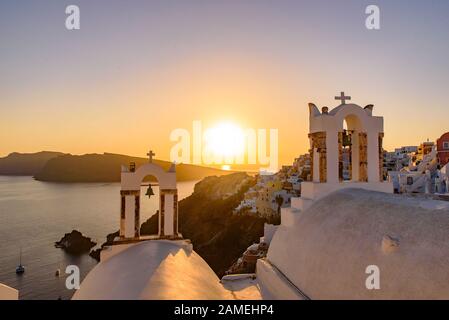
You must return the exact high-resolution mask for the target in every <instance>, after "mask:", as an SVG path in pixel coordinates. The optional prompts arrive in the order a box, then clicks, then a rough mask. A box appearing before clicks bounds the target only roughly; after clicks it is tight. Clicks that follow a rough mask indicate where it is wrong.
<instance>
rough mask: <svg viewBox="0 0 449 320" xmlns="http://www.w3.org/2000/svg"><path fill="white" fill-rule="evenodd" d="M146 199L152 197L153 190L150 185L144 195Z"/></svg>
mask: <svg viewBox="0 0 449 320" xmlns="http://www.w3.org/2000/svg"><path fill="white" fill-rule="evenodd" d="M145 195H146V196H148V198H151V196H154V192H153V188H151V184H150V185H149V186H148V189H147V193H145Z"/></svg>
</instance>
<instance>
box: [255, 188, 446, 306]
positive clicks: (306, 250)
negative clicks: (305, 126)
mask: <svg viewBox="0 0 449 320" xmlns="http://www.w3.org/2000/svg"><path fill="white" fill-rule="evenodd" d="M298 214H299V218H298V220H297V222H296V224H294V225H293V226H290V227H288V226H279V228H278V230H277V232H276V233H275V235H274V237H273V240H272V242H271V245H270V249H269V252H268V257H267V261H268V262H269V263H271V265H272V266H275V267H276V268H277V269H278V270H279V271H281V273H282V274H283V275H285V277H286V278H288V280H289V281H291V283H293V284H294V285H295V286H296V287H297V288H298V289H300V290H301V291H302V292H303V293H304V294H305V295H307V296H308V297H310V298H311V299H449V281H448V279H449V202H444V201H435V200H425V199H422V198H421V199H420V198H413V197H407V196H402V195H393V194H385V193H379V192H372V191H366V190H360V189H344V190H340V191H337V192H334V193H332V194H330V195H329V196H327V197H325V198H323V199H321V200H318V201H317V202H316V203H314V204H313V205H312V206H311V207H310V208H309V209H308V210H305V211H303V212H300V213H298ZM370 265H376V266H378V267H379V269H380V290H368V289H367V288H366V286H365V282H366V279H367V277H368V276H369V274H367V273H365V272H366V268H367V267H368V266H370ZM258 274H259V270H258ZM274 278H276V276H272V277H271V278H270V281H271V280H273V279H274ZM278 278H280V277H278ZM276 281H282V280H276ZM259 283H260V284H261V285H262V286H263V285H264V284H263V283H262V280H261V279H259ZM272 294H273V296H274V297H276V292H272Z"/></svg>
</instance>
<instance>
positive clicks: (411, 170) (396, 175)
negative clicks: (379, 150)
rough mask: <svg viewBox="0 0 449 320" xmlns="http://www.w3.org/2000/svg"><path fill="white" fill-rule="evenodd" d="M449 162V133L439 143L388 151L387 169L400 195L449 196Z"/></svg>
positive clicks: (385, 162) (387, 173)
mask: <svg viewBox="0 0 449 320" xmlns="http://www.w3.org/2000/svg"><path fill="white" fill-rule="evenodd" d="M448 161H449V132H447V133H445V134H443V135H442V136H441V137H440V138H439V139H437V142H436V143H435V142H433V141H426V142H423V143H421V144H420V145H419V146H416V147H415V146H407V147H401V148H396V149H395V151H394V152H385V154H384V165H383V168H384V172H385V173H386V175H387V176H388V179H389V180H390V181H391V182H393V186H394V190H395V192H397V193H428V194H433V193H436V194H448V193H449V185H448V183H449V182H448V181H447V180H448V175H447V171H448V170H447V168H445V166H446V164H447V163H448Z"/></svg>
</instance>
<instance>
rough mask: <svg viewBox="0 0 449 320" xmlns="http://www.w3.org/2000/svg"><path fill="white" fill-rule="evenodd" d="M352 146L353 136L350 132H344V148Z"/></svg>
mask: <svg viewBox="0 0 449 320" xmlns="http://www.w3.org/2000/svg"><path fill="white" fill-rule="evenodd" d="M351 145H352V143H351V135H350V134H349V133H348V131H346V130H343V147H350V146H351Z"/></svg>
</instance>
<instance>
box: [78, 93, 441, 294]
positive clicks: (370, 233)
mask: <svg viewBox="0 0 449 320" xmlns="http://www.w3.org/2000/svg"><path fill="white" fill-rule="evenodd" d="M336 99H337V100H339V101H340V104H339V105H338V106H336V107H335V108H334V109H332V110H329V108H327V107H323V108H322V109H321V111H320V110H319V108H318V107H317V106H316V105H315V104H312V103H311V104H309V140H310V154H311V158H312V181H308V182H303V183H302V186H301V189H302V192H301V197H299V198H292V201H291V207H289V208H283V209H282V212H281V224H280V225H279V226H277V227H276V228H266V230H274V233H273V234H266V235H265V239H266V241H267V242H268V241H269V240H268V239H270V241H269V242H270V246H269V250H268V254H267V257H266V258H263V259H259V260H258V261H257V267H256V274H243V275H231V276H226V277H224V278H223V279H221V280H220V279H219V278H218V277H217V276H216V275H215V273H214V272H213V271H212V269H211V268H210V267H209V266H208V265H207V263H206V262H205V261H204V260H203V259H202V258H201V257H200V256H199V255H198V254H197V253H195V251H193V249H192V245H191V243H190V242H189V240H186V239H183V238H182V235H181V234H180V232H179V230H178V218H177V217H178V208H177V202H178V200H177V187H176V167H175V165H174V164H173V165H172V167H171V168H170V169H169V170H168V171H164V170H163V169H162V168H160V167H159V166H158V165H156V164H154V163H152V156H153V155H154V154H153V153H152V152H150V153H149V157H150V159H149V163H148V164H145V165H143V166H141V167H139V168H135V166H133V165H131V166H130V167H123V168H122V174H121V179H122V187H121V210H120V236H119V237H117V238H116V239H115V241H114V244H113V245H112V246H109V247H106V248H105V249H104V250H103V251H102V252H101V260H100V263H99V264H98V265H97V266H96V267H95V268H94V269H92V271H91V272H90V273H89V274H88V275H87V276H86V278H85V279H84V281H83V282H82V283H81V288H80V289H79V290H77V291H76V292H75V294H74V296H73V299H75V300H77V299H449V281H448V279H449V233H448V230H449V202H444V201H437V200H427V199H423V198H419V197H410V196H405V195H397V194H393V186H392V184H391V183H390V182H387V181H383V177H382V159H383V157H382V139H383V136H384V129H383V118H382V117H379V116H375V115H373V111H374V110H373V105H368V106H366V107H364V108H363V107H360V106H358V105H356V104H352V103H347V101H348V100H350V97H347V96H345V95H344V93H342V94H341V96H338V97H336ZM343 148H349V154H350V155H351V156H350V170H349V171H350V180H345V179H343V175H342V165H341V163H342V153H343ZM148 175H153V176H155V177H156V178H157V180H158V182H159V186H160V199H159V232H158V234H157V235H155V236H152V237H142V236H140V234H139V226H140V186H141V183H142V180H143V179H144V178H145V177H146V176H148Z"/></svg>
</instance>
